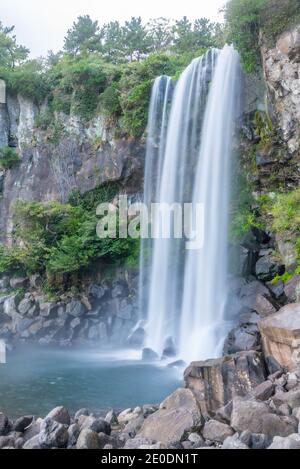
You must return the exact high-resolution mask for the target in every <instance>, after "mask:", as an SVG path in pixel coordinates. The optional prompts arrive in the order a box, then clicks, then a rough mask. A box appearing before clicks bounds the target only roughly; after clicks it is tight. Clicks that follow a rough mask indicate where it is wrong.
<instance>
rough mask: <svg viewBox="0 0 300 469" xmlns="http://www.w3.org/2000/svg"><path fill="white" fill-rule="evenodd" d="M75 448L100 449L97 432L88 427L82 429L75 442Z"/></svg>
mask: <svg viewBox="0 0 300 469" xmlns="http://www.w3.org/2000/svg"><path fill="white" fill-rule="evenodd" d="M76 448H77V449H100V448H101V446H100V441H99V437H98V433H96V432H94V431H93V430H90V429H88V428H85V429H83V430H82V431H81V432H80V435H79V437H78V440H77V444H76Z"/></svg>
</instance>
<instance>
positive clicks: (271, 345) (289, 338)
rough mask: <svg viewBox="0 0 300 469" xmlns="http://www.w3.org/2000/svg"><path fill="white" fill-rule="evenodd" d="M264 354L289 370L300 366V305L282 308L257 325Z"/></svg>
mask: <svg viewBox="0 0 300 469" xmlns="http://www.w3.org/2000/svg"><path fill="white" fill-rule="evenodd" d="M258 326H259V329H260V333H261V336H262V343H263V349H264V354H265V356H266V357H272V358H273V359H275V360H276V361H277V362H278V363H279V364H280V365H281V366H282V367H286V368H287V369H289V370H292V369H293V368H295V367H297V366H299V364H300V303H296V304H290V305H287V306H284V307H283V308H281V309H280V311H279V312H278V313H276V314H274V315H272V316H270V317H267V318H265V319H263V320H261V321H259V323H258Z"/></svg>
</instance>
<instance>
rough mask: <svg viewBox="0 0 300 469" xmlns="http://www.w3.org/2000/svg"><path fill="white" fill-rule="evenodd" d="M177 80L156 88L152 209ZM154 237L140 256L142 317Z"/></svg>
mask: <svg viewBox="0 0 300 469" xmlns="http://www.w3.org/2000/svg"><path fill="white" fill-rule="evenodd" d="M173 90H174V83H173V81H172V79H171V78H170V77H168V76H165V75H163V76H161V77H158V78H157V79H156V80H155V82H154V85H153V88H152V95H151V102H150V109H149V118H148V128H147V135H148V138H147V151H146V167H145V183H144V196H143V203H144V204H145V205H146V206H147V207H148V208H149V209H150V206H151V203H153V202H156V201H157V200H158V192H159V187H160V180H161V174H162V167H163V162H164V152H165V146H166V135H167V126H168V118H169V114H170V106H171V100H172V95H173ZM151 248H152V241H151V238H148V239H142V242H141V255H140V279H139V310H140V312H141V314H140V319H143V318H144V316H145V314H144V310H145V305H146V301H147V297H148V287H149V283H148V280H147V279H148V278H149V276H150V275H151V266H152V256H151Z"/></svg>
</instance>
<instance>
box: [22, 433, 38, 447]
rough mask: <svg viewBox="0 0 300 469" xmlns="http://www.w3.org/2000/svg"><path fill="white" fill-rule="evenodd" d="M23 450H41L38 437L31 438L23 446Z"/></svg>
mask: <svg viewBox="0 0 300 469" xmlns="http://www.w3.org/2000/svg"><path fill="white" fill-rule="evenodd" d="M23 449H41V445H40V439H39V435H36V436H33V437H32V438H30V440H27V441H26V442H25V444H24V445H23Z"/></svg>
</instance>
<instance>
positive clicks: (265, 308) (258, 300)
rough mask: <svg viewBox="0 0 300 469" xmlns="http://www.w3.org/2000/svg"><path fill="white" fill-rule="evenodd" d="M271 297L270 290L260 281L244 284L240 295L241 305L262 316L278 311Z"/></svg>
mask: <svg viewBox="0 0 300 469" xmlns="http://www.w3.org/2000/svg"><path fill="white" fill-rule="evenodd" d="M270 297H271V293H270V291H269V290H268V289H267V287H266V286H265V285H263V284H262V283H260V282H258V281H253V282H250V283H248V284H246V285H245V286H243V287H242V288H241V291H240V295H239V298H240V301H241V305H242V306H243V307H244V308H248V309H250V310H251V311H256V312H257V313H258V314H259V315H260V316H261V317H266V316H269V315H271V314H274V313H276V311H277V310H276V308H275V306H274V305H273V303H272V302H271V301H270Z"/></svg>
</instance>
